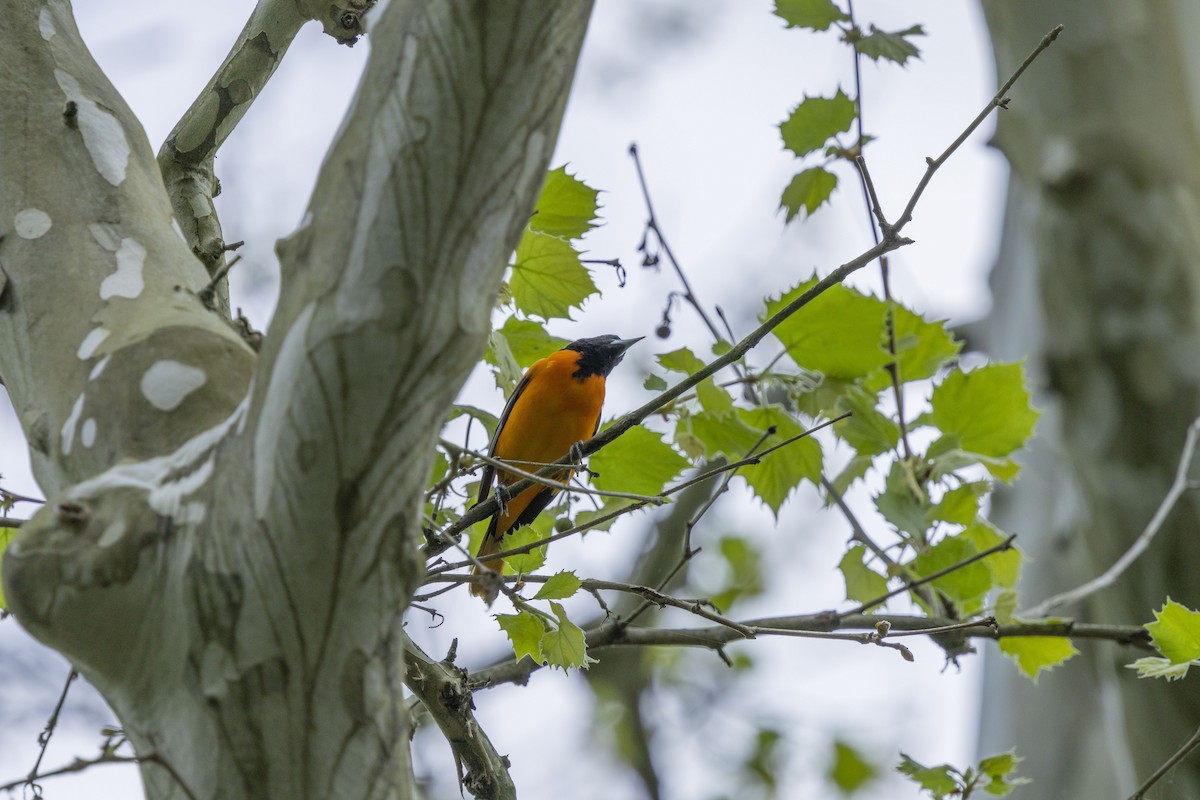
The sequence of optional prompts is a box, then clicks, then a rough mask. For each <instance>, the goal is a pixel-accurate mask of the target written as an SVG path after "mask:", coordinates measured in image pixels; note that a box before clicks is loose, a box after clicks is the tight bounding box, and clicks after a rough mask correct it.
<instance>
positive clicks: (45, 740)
mask: <svg viewBox="0 0 1200 800" xmlns="http://www.w3.org/2000/svg"><path fill="white" fill-rule="evenodd" d="M78 677H79V673H78V672H76V671H75V668H74V667H72V668H71V671H70V672H69V673H67V680H66V682H65V683H63V688H62V692H61V693H59V695H58V702H57V703H55V704H54V710H53V711H51V712H50V719H48V720H46V727H44V728H42V732H41V733H39V734H38V744H39V745H41V750H39V751H38V757H37V761H35V762H33V769H31V770H29V779H28V780H29V782H30V783H32V782H33V781H34V780H35V779H36V778H37V774H38V770H39V769H41V768H42V759H43V758H45V756H46V748H47V747H49V746H50V739H51V738H53V737H54V731H55V729H56V728H57V727H58V715H59V714H61V713H62V709H63V704H64V703H66V702H67V692H69V691H70V690H71V684H72V683H73V682H74V681H75V679H76V678H78Z"/></svg>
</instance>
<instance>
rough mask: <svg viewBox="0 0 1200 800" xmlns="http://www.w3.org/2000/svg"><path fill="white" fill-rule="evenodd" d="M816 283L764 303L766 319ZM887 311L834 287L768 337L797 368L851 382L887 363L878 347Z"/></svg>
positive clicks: (850, 291)
mask: <svg viewBox="0 0 1200 800" xmlns="http://www.w3.org/2000/svg"><path fill="white" fill-rule="evenodd" d="M816 282H817V279H816V278H812V279H811V280H808V281H805V282H804V283H801V284H800V285H798V286H796V287H795V288H793V289H792V290H791V291H789V292H787V293H786V294H784V295H783V296H781V297H779V298H777V299H774V300H768V301H767V313H766V315H765V317H770V316H772V315H774V314H775V313H776V312H778V311H779V310H781V309H782V308H784V307H785V306H787V305H788V304H789V303H791V302H792V301H793V300H795V299H796V298H798V297H800V296H801V295H803V294H804V293H805V292H806V291H808V290H809V289H810V288H812V287H813V286H814V285H815V284H816ZM886 312H887V304H886V303H883V302H882V301H880V300H878V299H876V298H874V297H870V296H867V295H864V294H862V293H861V292H857V291H855V290H853V289H848V288H846V287H845V286H842V285H840V284H837V285H834V286H831V287H829V288H828V289H826V290H825V291H824V292H822V293H821V294H820V295H818V296H817V297H816V298H814V299H813V300H812V301H811V302H809V303H808V304H807V305H805V306H804V307H803V308H801V309H800V310H799V311H797V312H796V313H795V314H793V315H792V316H790V317H788V318H787V319H786V320H784V321H783V322H781V323H780V324H779V325H778V326H777V327H776V328H775V330H774V331H773V333H774V335H775V337H776V338H777V339H779V341H780V342H781V343H782V344H783V346H784V347H785V348H787V351H788V355H789V356H791V358H792V360H793V361H795V362H796V363H797V364H798V365H799V366H800V367H802V368H804V369H808V370H815V371H817V372H820V373H822V374H824V375H826V376H829V377H832V378H837V379H842V380H854V379H856V378H861V377H863V376H864V375H867V374H868V373H870V372H872V371H873V370H876V369H879V368H880V367H882V366H883V365H884V364H886V363H888V361H890V360H891V356H890V355H889V354H888V352H887V351H886V350H885V349H884V347H883V344H884V328H883V323H884V316H885V314H886ZM765 317H764V318H765Z"/></svg>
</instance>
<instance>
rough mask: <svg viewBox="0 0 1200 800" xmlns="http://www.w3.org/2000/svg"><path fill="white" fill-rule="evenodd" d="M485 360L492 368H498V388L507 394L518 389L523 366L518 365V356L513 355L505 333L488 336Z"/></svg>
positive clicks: (497, 331) (494, 333) (500, 332)
mask: <svg viewBox="0 0 1200 800" xmlns="http://www.w3.org/2000/svg"><path fill="white" fill-rule="evenodd" d="M483 358H484V360H485V361H487V362H488V363H489V364H491V365H492V366H494V367H496V371H495V373H493V377H494V378H495V379H496V388H497V389H499V390H500V391H502V392H504V393H505V394H510V393H511V392H512V390H513V389H514V388H516V385H517V381H519V380H521V373H522V371H523V370H522V369H521V365H520V364H518V363H517V358H516V356H514V355H513V352H512V348H511V347H509V345H508V339H506V338H505V336H504V332H503V331H499V330H495V331H492V332H491V333H490V334H488V348H487V351H486V352H485V353H484V354H483Z"/></svg>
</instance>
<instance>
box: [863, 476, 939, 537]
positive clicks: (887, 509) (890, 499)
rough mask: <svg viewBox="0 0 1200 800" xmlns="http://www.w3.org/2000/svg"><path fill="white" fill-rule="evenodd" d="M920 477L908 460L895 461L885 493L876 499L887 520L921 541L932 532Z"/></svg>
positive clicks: (885, 482)
mask: <svg viewBox="0 0 1200 800" xmlns="http://www.w3.org/2000/svg"><path fill="white" fill-rule="evenodd" d="M918 491H919V490H918V485H917V481H916V478H914V477H913V475H912V473H911V471H910V470H909V468H908V464H907V463H906V462H904V461H893V462H892V468H891V469H890V470H888V475H887V479H886V480H885V481H884V488H883V492H881V493H880V494H878V495H876V496H875V508H877V509H878V510H879V513H880V514H882V515H883V518H884V519H886V520H887V521H888V522H890V523H892V524H893V525H895V526H896V530H899V531H903V532H904V533H907V534H909V535H910V536H913V537H915V538H917V539H921V538H923V537H924V536H925V532H926V531H927V530H928V529H929V525H928V523H926V521H925V515H926V510H927V505H928V500H927V499H926V498H924V497H922V496H921V495H920V494H919V493H918Z"/></svg>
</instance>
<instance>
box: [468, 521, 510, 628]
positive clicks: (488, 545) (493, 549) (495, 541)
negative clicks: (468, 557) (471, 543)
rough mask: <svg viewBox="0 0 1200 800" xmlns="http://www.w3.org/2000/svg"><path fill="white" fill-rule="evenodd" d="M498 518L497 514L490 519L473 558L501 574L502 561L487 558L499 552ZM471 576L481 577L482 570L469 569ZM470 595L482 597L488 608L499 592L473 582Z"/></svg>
mask: <svg viewBox="0 0 1200 800" xmlns="http://www.w3.org/2000/svg"><path fill="white" fill-rule="evenodd" d="M499 516H500V515H499V514H496V515H495V516H493V517H492V519H491V522H489V523H488V529H487V533H485V534H484V535H483V541H482V542H481V543H480V545H479V552H478V553H476V554H475V558H476V559H478V561H479V562H480V563H481V564H482V565H483V566H484V567H487V568H488V569H491V570H494V571H496V572H499V573H501V574H503V573H504V559H502V558H488V556H490V555H492V554H493V553H498V552H500V536H498V535H497V533H496V520H497V518H498V517H499ZM471 574H472V575H482V574H483V569H482V568H481V567H480V566H479V565H476V566H475V567H473V568H472V569H471ZM471 594H472V595H474V596H475V597H482V598H483V599H484V602H486V603H487V604H488V605H489V606H490V605H491V604H492V602H493V601H495V599H496V595H497V594H499V591H498V590H497V589H495V588H494V587H492V586H490V585H489V584H488V583H486V582H484V581H475V582H473V583H472V584H471Z"/></svg>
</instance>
